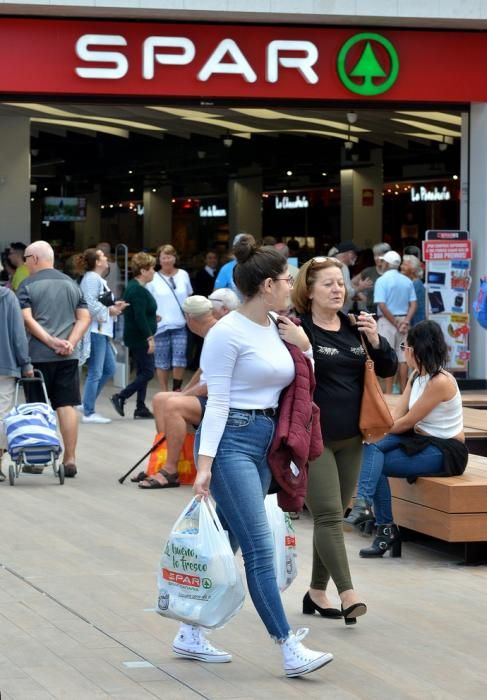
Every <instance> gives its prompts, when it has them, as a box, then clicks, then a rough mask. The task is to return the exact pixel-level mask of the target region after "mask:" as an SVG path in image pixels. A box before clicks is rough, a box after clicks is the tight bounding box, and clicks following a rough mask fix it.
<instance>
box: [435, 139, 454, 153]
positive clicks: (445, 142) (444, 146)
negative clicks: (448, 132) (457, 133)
mask: <svg viewBox="0 0 487 700" xmlns="http://www.w3.org/2000/svg"><path fill="white" fill-rule="evenodd" d="M452 143H453V139H452V138H451V136H443V137H442V139H441V141H440V143H439V144H438V148H439V149H440V151H446V149H447V148H448V146H451V145H452Z"/></svg>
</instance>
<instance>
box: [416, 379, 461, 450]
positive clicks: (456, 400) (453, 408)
mask: <svg viewBox="0 0 487 700" xmlns="http://www.w3.org/2000/svg"><path fill="white" fill-rule="evenodd" d="M430 379H431V375H429V374H426V375H424V376H418V377H416V379H415V380H414V382H413V386H412V387H411V395H410V397H409V408H411V407H412V406H413V404H415V403H416V401H417V400H418V399H419V397H420V396H422V394H423V392H424V390H425V389H426V387H427V386H428V382H429V381H430ZM453 381H454V382H455V385H456V387H457V391H456V394H455V396H453V398H451V399H449V400H448V401H441V402H440V403H439V404H438V405H437V406H435V407H434V409H433V410H432V411H430V413H428V415H427V416H425V417H424V418H423V419H422V420H420V421H419V422H418V423H416V427H417V428H419V429H420V430H422V431H423V432H425V433H427V434H428V435H432V436H433V437H439V438H444V439H445V440H447V439H448V438H453V437H455V435H458V433H461V432H463V408H462V397H461V395H460V390H459V388H458V385H457V382H456V380H455V379H453Z"/></svg>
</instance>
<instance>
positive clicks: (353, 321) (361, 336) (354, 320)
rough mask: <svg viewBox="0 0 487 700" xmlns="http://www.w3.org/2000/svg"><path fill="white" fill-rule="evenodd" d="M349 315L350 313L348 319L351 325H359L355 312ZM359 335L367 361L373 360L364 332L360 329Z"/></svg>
mask: <svg viewBox="0 0 487 700" xmlns="http://www.w3.org/2000/svg"><path fill="white" fill-rule="evenodd" d="M347 315H348V320H349V321H350V325H351V326H356V325H357V319H356V318H355V316H354V315H353V314H347ZM359 336H360V342H361V344H362V347H363V349H364V352H365V357H366V358H367V361H368V362H373V360H372V358H371V357H370V355H369V351H368V350H367V345H366V343H365V340H364V336H363V334H362V333H361V332H360V331H359Z"/></svg>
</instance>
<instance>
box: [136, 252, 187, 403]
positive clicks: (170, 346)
mask: <svg viewBox="0 0 487 700" xmlns="http://www.w3.org/2000/svg"><path fill="white" fill-rule="evenodd" d="M157 258H158V260H159V264H160V266H161V269H160V270H159V271H158V272H157V273H156V274H155V275H154V279H153V280H152V282H149V284H148V285H146V289H147V290H148V291H149V292H150V293H151V294H152V296H153V297H154V299H155V300H156V302H157V316H158V322H157V331H156V335H155V346H156V349H155V354H154V361H155V365H156V371H157V378H158V380H159V384H160V387H161V390H162V391H167V390H168V384H169V374H170V372H171V370H172V373H173V384H172V388H173V390H174V391H178V390H179V389H180V388H181V385H182V383H183V375H184V370H185V368H186V364H187V363H186V350H187V346H188V331H187V328H186V319H185V318H184V312H183V302H184V300H185V299H186V298H187V297H189V296H190V295H191V294H192V293H193V289H192V287H191V282H190V280H189V275H188V273H187V272H186V270H181V269H180V268H178V267H176V259H177V254H176V250H175V249H174V248H173V247H172V245H162V246H160V247H159V248H158V250H157Z"/></svg>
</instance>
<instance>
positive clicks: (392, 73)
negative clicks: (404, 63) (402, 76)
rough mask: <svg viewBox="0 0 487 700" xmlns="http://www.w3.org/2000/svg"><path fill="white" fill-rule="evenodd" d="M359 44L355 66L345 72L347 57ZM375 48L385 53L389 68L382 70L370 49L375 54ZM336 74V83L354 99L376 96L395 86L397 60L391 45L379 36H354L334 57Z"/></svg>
mask: <svg viewBox="0 0 487 700" xmlns="http://www.w3.org/2000/svg"><path fill="white" fill-rule="evenodd" d="M359 43H362V44H364V47H363V49H362V53H361V54H360V57H359V59H358V61H357V62H356V64H355V66H353V67H351V66H349V67H348V68H347V58H348V56H349V53H350V51H351V49H352V48H353V47H354V46H355V45H356V44H359ZM377 44H378V45H379V46H381V47H382V48H383V49H385V51H386V53H387V57H388V61H387V63H388V64H389V65H387V66H383V65H382V64H381V62H380V61H379V59H378V58H377V54H376V51H374V45H376V50H377ZM381 53H383V51H381ZM379 55H380V54H379ZM385 69H387V72H386V70H385ZM337 72H338V77H339V78H340V81H341V82H342V83H343V85H344V86H345V87H346V88H347V90H350V92H354V93H356V94H357V95H367V96H371V95H380V94H382V93H383V92H386V91H387V90H389V89H390V88H391V87H392V86H393V85H394V83H395V82H396V80H397V76H398V74H399V57H398V55H397V51H396V49H395V48H394V46H393V45H392V44H391V42H390V41H389V40H388V39H386V38H385V37H383V36H382V35H381V34H375V33H373V32H363V33H361V34H355V36H352V37H350V39H348V40H347V41H346V42H345V43H344V44H343V46H342V48H341V49H340V51H339V53H338V58H337ZM379 81H380V82H379Z"/></svg>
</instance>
